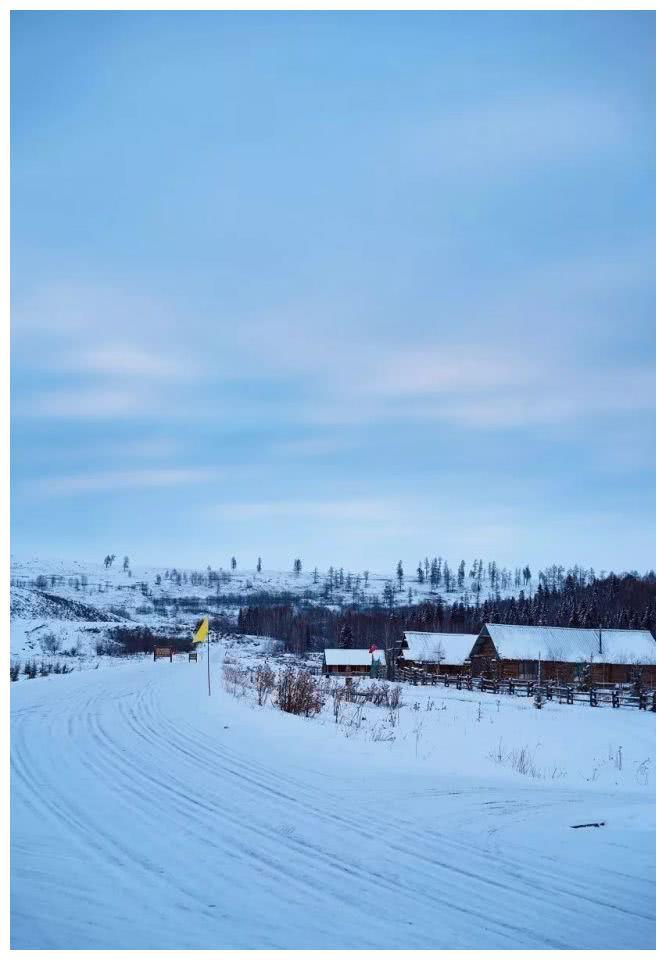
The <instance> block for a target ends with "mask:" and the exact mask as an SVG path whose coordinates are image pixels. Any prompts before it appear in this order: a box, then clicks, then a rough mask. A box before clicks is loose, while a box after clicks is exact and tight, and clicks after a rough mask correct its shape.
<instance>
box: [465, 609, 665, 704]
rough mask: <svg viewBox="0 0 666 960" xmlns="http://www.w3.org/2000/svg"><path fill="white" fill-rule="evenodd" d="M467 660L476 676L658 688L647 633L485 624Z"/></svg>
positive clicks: (652, 644)
mask: <svg viewBox="0 0 666 960" xmlns="http://www.w3.org/2000/svg"><path fill="white" fill-rule="evenodd" d="M470 661H471V672H472V676H475V677H480V676H486V677H497V678H498V679H502V678H506V677H511V678H513V679H521V680H535V681H537V680H539V679H541V680H543V681H555V682H562V683H574V682H576V681H577V680H581V679H583V678H584V677H587V678H588V679H589V681H590V682H591V683H592V684H620V683H622V684H624V683H636V682H639V683H641V684H642V685H643V686H645V687H650V688H654V687H655V685H656V672H657V667H656V663H657V657H656V643H655V639H654V637H653V636H652V634H651V633H650V631H649V630H605V629H598V630H595V629H588V628H584V627H547V626H525V625H514V624H505V623H486V624H484V626H483V627H482V629H481V632H480V633H479V636H478V637H477V639H476V642H475V643H474V645H473V647H472V649H471V651H470Z"/></svg>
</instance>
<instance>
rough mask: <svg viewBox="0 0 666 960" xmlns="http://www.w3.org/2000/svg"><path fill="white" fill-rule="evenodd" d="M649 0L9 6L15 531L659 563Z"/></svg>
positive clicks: (346, 551)
mask: <svg viewBox="0 0 666 960" xmlns="http://www.w3.org/2000/svg"><path fill="white" fill-rule="evenodd" d="M654 22H655V21H654V15H653V14H651V13H538V14H530V13H517V14H511V13H497V14H495V13H440V14H406V13H386V14H363V13H355V14H344V13H334V14H300V13H283V14H274V13H255V14H251V13H243V14H233V13H193V14H189V13H185V14H182V13H181V14H139V13H130V14H123V13H114V14H102V13H92V14H91V13H89V14H80V13H13V14H12V62H11V80H12V91H11V111H12V115H11V124H12V132H11V185H12V187H11V188H12V248H11V253H12V341H11V344H12V347H11V359H12V364H11V372H12V384H11V390H12V435H11V440H12V451H11V452H12V469H11V490H12V552H13V553H15V554H18V555H20V556H29V555H35V554H36V555H47V556H63V557H67V558H71V559H97V558H100V557H102V556H103V555H104V554H105V553H106V552H107V551H113V552H116V553H117V554H119V555H120V554H124V553H129V554H130V556H132V558H133V559H136V561H137V562H138V561H144V562H146V563H153V562H154V563H157V564H168V565H172V564H175V565H178V564H182V565H205V564H208V563H210V564H211V565H213V566H218V565H221V564H226V563H228V559H229V557H230V555H231V554H235V555H236V556H237V557H238V559H239V562H240V563H241V565H248V566H249V565H250V564H253V563H254V560H255V558H256V556H257V554H261V555H262V557H263V558H264V565H265V566H266V567H274V568H284V567H287V566H290V565H291V562H292V559H293V557H294V556H296V555H300V556H302V557H303V559H304V563H305V565H306V567H307V568H310V567H312V566H313V565H314V564H318V565H320V566H322V565H326V566H328V564H329V563H334V564H335V565H344V566H345V567H351V568H353V569H363V568H365V567H366V566H368V567H369V568H370V569H374V570H387V571H388V570H391V569H393V567H394V566H395V563H396V561H397V560H398V559H399V558H402V560H403V561H404V562H405V564H406V565H407V567H408V568H411V567H413V566H414V565H415V564H416V562H417V560H418V559H419V558H420V557H422V556H424V555H425V554H428V555H432V554H440V555H442V556H444V557H447V558H448V559H449V560H451V561H457V560H459V559H460V558H462V557H465V558H468V559H471V558H473V557H477V556H478V557H483V558H485V559H496V560H497V561H498V562H500V563H506V564H514V563H525V562H529V563H531V564H533V565H534V566H539V565H542V564H546V563H550V562H553V561H557V562H562V563H565V564H567V563H573V562H580V563H583V564H585V565H592V566H594V567H595V568H597V569H616V570H618V569H631V568H637V569H646V568H649V567H652V566H653V565H654V510H655V502H654V501H655V497H654V494H655V474H654V469H655V468H654V430H655V409H654V390H655V367H654V350H655V330H654V325H655V256H654V239H655V215H654V200H655V192H654V180H655V90H654V87H655V38H654Z"/></svg>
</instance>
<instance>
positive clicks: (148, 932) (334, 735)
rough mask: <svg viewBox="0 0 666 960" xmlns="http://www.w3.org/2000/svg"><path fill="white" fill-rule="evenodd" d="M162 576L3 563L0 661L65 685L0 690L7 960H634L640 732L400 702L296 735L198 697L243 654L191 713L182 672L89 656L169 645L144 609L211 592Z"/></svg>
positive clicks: (262, 650) (492, 700)
mask: <svg viewBox="0 0 666 960" xmlns="http://www.w3.org/2000/svg"><path fill="white" fill-rule="evenodd" d="M165 573H166V571H165V570H164V569H161V570H157V569H154V568H146V569H137V570H133V571H132V574H131V576H128V574H127V572H124V571H122V570H121V569H118V567H117V563H116V565H114V567H112V568H111V569H110V570H106V569H105V568H104V567H103V565H102V564H97V565H95V564H83V563H80V564H77V563H68V562H65V561H51V562H46V561H44V560H41V559H37V558H35V559H34V560H28V561H13V562H12V578H13V582H12V603H11V612H12V620H11V657H12V661H13V662H19V663H23V662H24V661H25V660H26V659H27V658H37V659H39V660H41V659H45V660H47V661H48V660H49V659H52V660H61V661H63V662H64V661H65V660H66V662H67V663H68V665H69V666H70V667H71V668H73V669H72V672H71V673H68V674H66V675H51V676H48V677H39V676H38V677H36V678H34V679H29V678H28V677H27V676H26V675H24V674H23V673H21V675H20V676H19V680H18V682H14V683H12V684H11V768H12V769H11V913H12V922H11V943H12V946H13V947H14V948H60V949H77V948H86V947H87V948H99V949H104V948H137V949H138V948H165V949H168V948H187V947H199V948H225V947H226V948H234V947H237V948H242V947H244V948H262V947H265V948H268V947H275V948H291V949H298V948H308V949H315V948H360V949H362V948H369V947H374V948H392V947H395V948H404V949H426V948H455V947H461V948H468V947H470V948H471V947H480V948H525V947H541V948H609V949H612V948H623V947H626V948H630V947H635V948H650V947H653V946H654V943H655V775H654V766H655V749H656V746H655V715H654V714H652V713H646V712H643V711H641V712H638V711H632V710H628V709H623V710H618V711H615V710H610V709H598V710H595V709H593V708H591V707H589V706H586V705H585V704H576V705H574V706H567V705H560V704H557V703H555V702H547V703H546V704H545V705H544V708H543V709H542V710H541V711H538V710H535V709H534V707H533V705H532V702H531V701H528V700H526V699H521V698H516V697H508V696H494V695H492V694H480V693H478V692H468V691H457V690H456V689H455V688H443V687H434V688H433V687H409V686H404V687H403V688H402V698H403V705H402V707H401V708H400V710H398V711H397V718H393V719H394V721H395V722H392V721H391V717H390V716H389V713H388V711H387V709H386V708H385V707H377V706H373V705H371V704H365V705H363V706H362V707H359V706H358V704H354V703H349V704H343V706H342V708H341V712H340V714H339V716H338V717H337V722H336V718H335V716H334V712H333V710H332V700H331V698H330V697H329V698H328V699H327V701H326V704H325V706H324V708H323V710H322V712H321V713H320V714H318V715H316V716H314V717H311V718H309V719H304V718H302V717H295V716H291V715H287V714H284V713H282V712H280V711H279V710H278V709H277V707H275V706H274V705H272V704H270V703H269V704H266V705H264V706H261V707H260V706H258V704H257V701H256V696H255V695H254V693H253V691H252V690H245V689H243V688H240V689H238V690H237V691H236V695H234V694H232V692H230V690H229V689H228V684H225V683H224V682H223V668H224V664H225V663H226V664H231V665H235V666H237V667H241V668H246V667H252V666H256V665H257V664H258V663H260V662H262V660H263V659H264V657H265V656H266V655H270V653H271V652H272V647H273V645H272V643H270V642H268V641H267V640H266V638H253V637H235V638H234V637H228V638H225V639H223V640H221V641H220V642H218V643H213V644H211V659H212V695H211V696H210V697H209V696H208V692H207V683H206V665H205V661H203V662H202V661H199V662H198V663H189V662H188V661H187V659H186V657H184V656H177V657H175V658H174V661H173V663H170V662H168V661H157V662H156V663H154V662H153V660H152V657H151V656H137V657H126V658H116V657H107V656H97V655H96V652H95V644H96V641H97V639H98V638H100V637H103V636H104V634H105V631H107V630H108V629H109V628H113V627H115V626H118V625H119V624H125V625H127V626H130V627H131V626H139V625H145V626H150V627H152V628H153V629H166V630H172V631H175V630H187V629H188V623H189V625H190V627H191V623H190V621H191V620H192V617H191V616H189V614H186V613H183V611H182V610H178V609H175V608H174V607H173V604H171V605H169V603H168V602H167V605H166V607H165V606H164V605H163V606H162V607H160V605H159V603H158V604H155V603H154V600H155V598H158V599H159V598H160V597H163V598H164V599H165V600H166V601H170V600H173V598H174V597H188V596H190V597H191V596H192V595H196V594H199V595H200V596H201V597H202V598H203V597H210V595H211V590H210V587H208V586H205V585H203V584H201V585H196V586H195V585H193V584H192V583H191V582H187V583H183V584H182V585H181V584H179V583H178V582H177V581H176V582H174V581H173V580H172V579H165V577H164V574H165ZM160 574H161V578H162V579H161V583H159V584H158V583H157V582H156V581H157V577H158V576H159V575H160ZM40 575H41V576H46V577H48V578H49V580H48V585H47V589H46V590H39V589H35V580H36V578H37V577H38V576H40ZM387 579H388V578H387V577H380V576H375V575H371V576H370V584H369V591H368V592H374V593H376V594H381V591H382V589H383V584H384V583H385V582H386V580H387ZM408 582H410V585H412V586H413V587H414V592H415V602H416V600H417V599H422V598H423V597H425V596H427V595H428V594H429V592H430V591H429V590H428V588H427V587H425V586H423V589H422V590H421V589H420V588H421V585H419V584H414V583H412V582H411V581H408ZM142 584H148V585H149V587H150V590H149V594H150V595H149V596H148V597H147V596H146V594H145V590H144V589H142V586H141V585H142ZM311 587H312V578H311V576H309V575H306V574H303V575H301V577H297V576H295V575H294V574H291V573H279V572H278V573H273V572H265V573H261V574H257V573H256V571H254V572H249V571H237V572H236V573H235V574H233V576H231V577H230V579H228V580H225V582H224V590H225V591H228V592H230V593H234V594H236V595H249V594H251V593H252V592H254V591H257V590H279V589H284V590H288V591H290V592H291V593H301V594H302V593H303V592H304V591H306V590H309V589H311ZM448 599H449V600H452V599H455V596H451V595H449V597H448ZM224 609H225V610H226V612H227V613H228V614H230V615H233V613H234V610H233V607H232V608H228V607H225V608H224ZM188 616H189V620H188ZM48 634H54V635H55V636H56V637H57V638H58V640H59V641H60V647H61V650H60V652H58V653H56V654H53V655H49V654H47V653H44V652H43V643H44V638H45V637H46V636H47V635H48ZM70 647H71V648H75V649H76V651H77V652H76V654H72V653H71V650H70V652H68V653H67V655H66V656H65V655H64V653H63V651H64V650H65V649H67V648H70ZM287 662H288V658H276V657H275V656H273V657H272V658H271V663H272V664H273V666H274V667H275V668H276V669H279V668H280V667H281V666H283V665H284V664H285V663H287ZM319 662H320V655H312V657H311V663H310V666H311V668H312V669H315V670H316V669H317V664H318V663H319ZM588 823H602V824H603V826H599V827H580V828H576V829H575V827H576V825H579V824H588Z"/></svg>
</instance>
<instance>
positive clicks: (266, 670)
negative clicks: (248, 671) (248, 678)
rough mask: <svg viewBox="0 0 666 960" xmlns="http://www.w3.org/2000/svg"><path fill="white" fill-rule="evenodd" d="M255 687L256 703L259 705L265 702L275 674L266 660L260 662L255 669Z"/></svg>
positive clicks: (272, 687)
mask: <svg viewBox="0 0 666 960" xmlns="http://www.w3.org/2000/svg"><path fill="white" fill-rule="evenodd" d="M255 687H256V690H257V703H258V704H259V706H260V707H261V706H263V705H264V703H266V700H267V699H268V697H269V695H270V694H271V693H272V691H273V689H274V687H275V674H274V672H273V671H272V670H271V668H270V666H269V664H268V661H266V662H265V663H264V664H262V665H261V666H260V667H259V669H258V670H257V675H256V678H255Z"/></svg>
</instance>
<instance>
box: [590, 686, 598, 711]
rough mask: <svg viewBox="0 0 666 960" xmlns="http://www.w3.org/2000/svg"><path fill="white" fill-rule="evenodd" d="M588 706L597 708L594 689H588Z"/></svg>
mask: <svg viewBox="0 0 666 960" xmlns="http://www.w3.org/2000/svg"><path fill="white" fill-rule="evenodd" d="M590 706H591V707H596V706H597V691H596V690H595V689H594V687H590Z"/></svg>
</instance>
